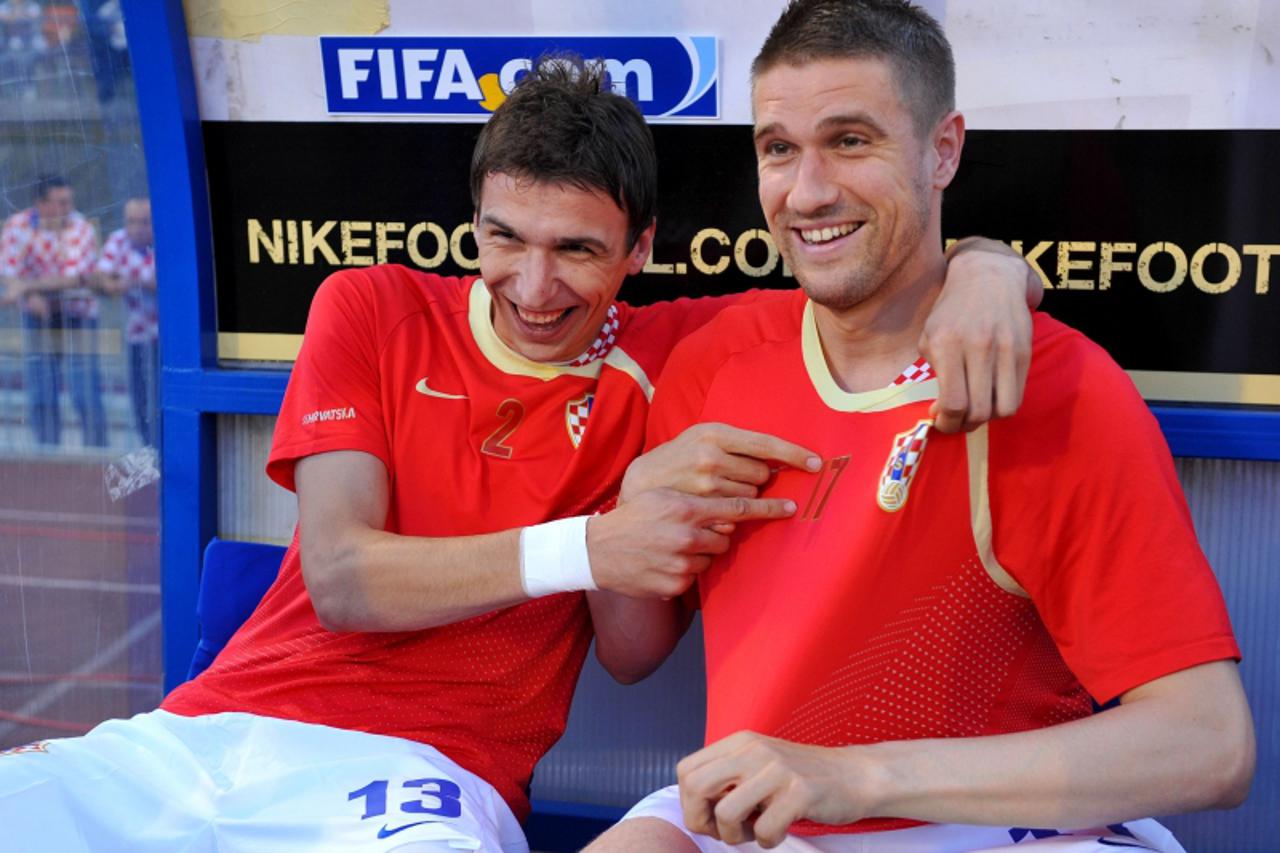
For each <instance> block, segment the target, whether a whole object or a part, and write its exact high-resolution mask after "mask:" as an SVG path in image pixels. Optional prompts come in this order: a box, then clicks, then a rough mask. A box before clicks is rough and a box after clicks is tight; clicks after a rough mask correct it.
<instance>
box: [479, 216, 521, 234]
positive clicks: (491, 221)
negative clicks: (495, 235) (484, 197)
mask: <svg viewBox="0 0 1280 853" xmlns="http://www.w3.org/2000/svg"><path fill="white" fill-rule="evenodd" d="M480 224H481V225H492V226H493V227H494V228H497V229H498V230H499V231H509V232H510V233H512V234H515V233H516V229H514V228H512V227H511V226H510V225H508V224H507V223H505V222H503V221H502V220H501V219H499V218H498V217H496V216H493V215H491V214H488V213H482V214H480Z"/></svg>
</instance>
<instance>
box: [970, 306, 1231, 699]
mask: <svg viewBox="0 0 1280 853" xmlns="http://www.w3.org/2000/svg"><path fill="white" fill-rule="evenodd" d="M1037 323H1038V324H1042V321H1041V320H1037ZM1055 325H1057V324H1055ZM1059 328H1062V327H1060V326H1059ZM1055 341H1056V343H1055V344H1054V345H1051V346H1048V347H1044V348H1037V349H1036V350H1035V352H1034V355H1033V362H1032V363H1033V367H1032V374H1031V377H1030V378H1029V380H1028V385H1027V396H1026V398H1025V400H1024V403H1023V407H1022V409H1021V410H1020V411H1019V413H1018V415H1017V416H1015V417H1014V418H1012V419H1009V420H1005V421H995V422H993V423H992V424H991V425H990V427H989V429H990V471H989V480H988V482H989V487H990V496H991V511H992V521H993V526H994V531H993V532H994V541H993V547H994V551H995V556H996V559H997V560H998V561H999V562H1000V564H1001V565H1002V566H1003V567H1004V568H1005V569H1007V570H1008V571H1009V572H1010V574H1012V575H1013V576H1014V578H1015V579H1016V580H1017V581H1018V582H1019V583H1020V584H1021V585H1022V587H1023V588H1024V589H1026V590H1027V592H1028V593H1029V594H1030V595H1031V598H1032V600H1033V601H1034V602H1035V605H1036V609H1037V611H1038V612H1039V614H1040V617H1041V619H1042V620H1043V622H1044V624H1045V626H1046V627H1047V628H1048V630H1049V632H1050V634H1051V635H1052V636H1053V638H1054V641H1055V642H1056V644H1057V646H1058V648H1059V650H1060V652H1061V653H1062V656H1063V659H1064V660H1065V661H1066V663H1067V665H1068V666H1069V667H1070V668H1071V670H1072V671H1073V672H1074V673H1075V675H1076V677H1077V678H1079V679H1080V681H1081V683H1082V684H1084V686H1085V688H1086V689H1088V690H1089V692H1090V693H1091V694H1092V695H1093V696H1094V698H1095V699H1097V700H1098V701H1100V702H1105V701H1108V700H1110V699H1111V698H1114V697H1115V696H1118V695H1120V694H1122V693H1124V692H1125V691H1128V690H1130V689H1132V688H1134V687H1137V686H1139V685H1141V684H1145V683H1147V682H1149V681H1151V680H1153V679H1155V678H1159V677H1161V676H1164V675H1168V674H1170V673H1173V672H1176V671H1178V670H1181V669H1186V668H1188V667H1191V666H1195V665H1198V664H1201V663H1208V662H1210V661H1214V660H1222V659H1226V658H1238V657H1239V649H1238V648H1237V646H1236V643H1235V640H1234V637H1233V635H1232V631H1231V625H1230V621H1229V618H1228V616H1227V611H1226V606H1225V604H1224V602H1223V599H1222V593H1221V591H1220V589H1219V588H1218V584H1217V580H1216V579H1215V577H1214V575H1213V571H1212V569H1211V568H1210V567H1209V564H1208V562H1207V560H1206V559H1205V557H1204V554H1203V553H1202V551H1201V550H1200V546H1199V543H1198V542H1197V540H1196V535H1195V530H1194V528H1193V526H1192V521H1191V514H1190V512H1189V510H1188V507H1187V503H1186V499H1185V498H1184V497H1183V494H1182V489H1181V487H1180V485H1179V483H1178V479H1177V476H1176V473H1175V471H1174V468H1173V460H1172V458H1171V457H1170V454H1169V450H1168V446H1167V445H1166V444H1165V441H1164V437H1163V435H1162V434H1161V432H1160V429H1159V426H1158V425H1157V424H1156V421H1155V418H1154V417H1153V416H1152V414H1151V412H1150V410H1149V409H1148V408H1147V405H1146V403H1145V402H1144V401H1143V400H1142V398H1141V397H1140V396H1139V394H1138V392H1137V389H1135V388H1134V387H1133V384H1132V382H1130V380H1129V378H1128V377H1127V376H1126V375H1125V374H1124V372H1123V371H1122V370H1121V369H1120V368H1119V366H1118V365H1116V364H1115V363H1114V362H1113V361H1112V360H1111V359H1110V357H1108V356H1107V355H1106V353H1105V352H1103V351H1102V350H1101V349H1100V348H1098V347H1097V346H1095V345H1093V344H1092V343H1090V342H1088V341H1087V340H1086V339H1084V338H1083V337H1082V336H1080V335H1078V334H1077V333H1074V332H1070V331H1067V330H1065V329H1064V330H1063V332H1062V333H1061V334H1058V335H1056V336H1055Z"/></svg>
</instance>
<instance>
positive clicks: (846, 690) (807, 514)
mask: <svg viewBox="0 0 1280 853" xmlns="http://www.w3.org/2000/svg"><path fill="white" fill-rule="evenodd" d="M787 300H788V301H787V302H785V303H777V304H771V305H768V306H752V305H746V306H740V307H734V308H728V309H726V310H725V311H724V312H723V313H722V314H721V315H720V316H719V317H717V318H716V319H715V320H714V321H712V322H711V323H709V324H708V325H707V326H706V327H705V328H703V329H702V330H700V331H699V332H697V333H695V334H694V335H693V336H692V337H691V338H690V339H689V340H688V341H686V342H685V343H684V344H682V345H681V346H680V347H679V348H677V350H676V352H675V353H674V354H673V355H672V357H671V361H670V362H669V364H668V366H667V369H666V371H665V373H664V374H663V379H662V382H661V383H660V385H659V388H658V393H657V395H656V397H655V400H654V407H653V411H652V413H651V417H650V430H649V436H648V443H649V444H650V445H655V444H658V443H661V442H663V441H665V440H667V439H669V438H671V437H673V436H675V435H677V434H678V433H680V432H681V431H682V430H684V429H685V428H686V427H687V426H689V425H690V424H692V423H695V422H698V421H719V422H724V423H728V424H732V425H734V426H737V427H742V428H745V429H752V430H759V431H762V432H767V433H772V434H774V435H778V436H780V437H782V438H785V439H788V440H790V441H794V442H796V443H798V444H800V445H802V446H805V447H808V448H810V449H812V450H814V451H815V452H817V453H819V454H821V455H822V457H823V458H824V459H825V460H826V464H825V466H824V468H823V469H822V470H821V471H820V472H819V473H817V474H807V473H802V472H798V471H785V472H782V473H780V474H779V475H778V476H777V477H776V479H775V480H774V481H773V482H772V483H771V484H770V485H769V486H768V488H766V489H765V490H764V492H763V494H764V495H766V496H772V497H788V498H791V499H793V500H794V501H795V502H796V506H797V513H796V515H795V516H794V517H793V518H790V519H787V520H785V521H777V522H770V523H766V524H755V525H743V526H742V527H741V528H740V529H739V531H738V532H737V533H736V534H735V537H734V541H733V544H732V546H731V548H730V550H729V551H728V552H727V553H726V554H724V555H723V556H722V557H720V558H717V559H716V560H715V562H713V563H712V565H711V567H710V568H709V569H707V571H706V572H705V573H703V574H702V575H701V577H700V579H699V591H700V594H701V603H702V610H703V627H704V637H705V643H706V656H707V741H708V743H710V742H713V741H716V740H719V739H721V738H723V737H725V736H727V735H730V734H732V733H734V732H737V731H740V730H752V731H756V732H760V733H763V734H766V735H771V736H774V737H779V738H783V739H786V740H790V741H796V742H802V743H812V744H818V745H822V746H844V745H850V744H864V743H876V742H882V741H889V740H911V739H920V738H941V737H976V736H981V735H994V734H1001V733H1005V732H1017V731H1024V730H1028V729H1036V728H1042V727H1045V726H1049V725H1053V724H1055V723H1060V722H1065V721H1067V720H1072V719H1076V718H1078V717H1082V716H1086V715H1088V714H1090V713H1091V712H1092V706H1091V703H1090V695H1092V696H1093V697H1095V698H1097V700H1098V701H1100V702H1105V701H1107V700H1109V699H1111V698H1112V697H1114V696H1118V695H1120V694H1122V693H1124V692H1125V691H1128V690H1130V689H1132V688H1134V687H1137V686H1139V685H1141V684H1144V683H1146V682H1148V681H1151V680H1153V679H1155V678H1159V677H1160V676H1163V675H1167V674H1169V673H1172V672H1174V671H1176V670H1179V669H1183V668H1186V667H1190V666H1194V665H1196V664H1201V663H1207V662H1209V661H1213V660H1219V659H1224V658H1233V657H1238V655H1239V652H1238V650H1237V648H1236V644H1235V641H1234V639H1233V637H1232V632H1231V626H1230V624H1229V622H1228V620H1227V614H1226V609H1225V607H1224V605H1223V601H1222V596H1221V593H1220V592H1219V590H1218V587H1217V583H1216V581H1215V580H1214V577H1213V574H1212V571H1211V570H1210V568H1209V566H1208V564H1207V563H1206V562H1205V559H1204V556H1203V555H1202V554H1201V552H1200V549H1199V547H1198V546H1197V543H1196V538H1195V533H1194V531H1193V529H1192V526H1191V519H1190V515H1189V513H1188V511H1187V507H1186V503H1185V501H1184V500H1183V498H1182V494H1181V490H1180V488H1179V486H1178V482H1177V479H1176V477H1175V475H1174V471H1173V466H1172V464H1171V460H1170V458H1169V453H1168V450H1167V449H1166V447H1165V444H1164V441H1163V438H1162V437H1161V435H1160V432H1159V430H1158V428H1157V427H1156V424H1155V420H1154V418H1152V416H1151V413H1150V412H1149V411H1148V410H1147V407H1146V405H1145V404H1144V403H1143V402H1142V400H1141V398H1140V397H1139V396H1138V394H1137V392H1136V391H1135V389H1134V388H1133V385H1132V384H1131V383H1130V382H1129V380H1128V378H1127V377H1126V376H1125V375H1124V373H1123V372H1122V371H1121V370H1120V368H1119V367H1118V366H1117V365H1116V364H1115V363H1114V362H1113V361H1111V359H1110V358H1109V357H1108V356H1107V355H1106V353H1104V352H1103V351H1102V350H1101V349H1100V348H1099V347H1097V346H1095V345H1094V344H1092V343H1090V342H1089V341H1088V340H1086V339H1085V338H1084V337H1083V336H1082V335H1080V334H1079V333H1077V332H1074V331H1072V330H1071V329H1068V328H1067V327H1065V326H1063V325H1062V324H1061V323H1058V322H1056V321H1055V320H1053V319H1052V318H1050V317H1047V316H1045V315H1043V314H1039V315H1037V316H1036V318H1035V327H1034V328H1035V331H1034V338H1033V358H1032V362H1031V373H1030V376H1029V377H1028V379H1027V386H1026V394H1025V398H1024V400H1023V403H1022V406H1021V408H1020V409H1019V410H1018V413H1017V414H1016V415H1015V416H1014V417H1011V418H1005V419H1003V420H998V421H994V422H992V423H991V424H989V425H987V426H984V427H982V428H980V429H978V430H976V431H974V432H972V433H969V434H967V435H966V434H961V435H941V434H937V433H935V432H934V431H933V430H932V428H931V420H930V415H929V406H930V404H931V403H932V401H933V400H934V399H935V398H936V396H937V382H936V380H930V381H926V382H922V383H919V384H900V385H893V386H890V387H888V388H883V389H878V390H874V391H870V392H866V393H860V394H851V393H847V392H845V391H844V390H842V389H841V388H840V387H839V386H838V385H837V384H836V382H835V381H834V380H833V378H832V377H831V374H830V372H829V368H828V366H827V362H826V358H825V356H824V354H823V351H822V344H821V341H820V340H819V336H818V332H817V326H816V324H815V322H814V316H813V308H812V306H811V305H810V304H809V303H808V302H807V301H806V300H805V298H804V295H803V294H799V293H797V294H794V295H792V296H789V297H787ZM905 825H909V823H908V822H906V821H899V820H892V819H873V820H868V821H862V822H861V823H858V824H853V825H851V826H845V827H831V826H821V825H817V824H812V823H800V824H797V825H795V826H794V827H793V828H792V831H793V832H796V833H800V834H818V833H830V832H859V831H868V830H881V829H892V828H898V827H902V826H905Z"/></svg>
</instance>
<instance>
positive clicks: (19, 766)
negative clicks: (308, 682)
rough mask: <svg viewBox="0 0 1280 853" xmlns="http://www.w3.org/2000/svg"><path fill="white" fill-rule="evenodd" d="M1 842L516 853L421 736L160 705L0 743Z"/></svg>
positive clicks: (100, 847)
mask: <svg viewBox="0 0 1280 853" xmlns="http://www.w3.org/2000/svg"><path fill="white" fill-rule="evenodd" d="M0 848H3V849H4V850H6V851H14V852H15V853H37V852H38V851H39V852H40V853H42V851H51V850H56V851H58V852H59V853H174V851H183V853H215V851H217V853H228V851H235V853H239V851H245V853H260V851H264V850H270V851H273V853H276V851H279V853H303V851H306V853H316V852H317V851H357V850H358V851H378V853H388V851H392V850H397V851H401V853H409V851H416V850H421V851H457V850H483V851H503V853H528V849H529V847H528V844H527V843H526V842H525V839H524V834H523V832H521V830H520V824H519V823H518V822H517V821H516V819H515V816H514V815H513V814H512V813H511V810H510V809H509V808H508V807H507V804H506V803H505V802H503V800H502V798H501V797H499V796H498V793H497V792H496V791H495V790H494V789H493V787H492V786H491V785H489V784H488V783H487V782H484V781H482V780H481V779H479V778H478V777H476V776H474V775H473V774H471V773H469V772H468V771H466V770H463V769H462V768H461V767H459V766H458V765H457V764H455V763H453V762H452V761H450V760H449V759H448V758H446V757H445V756H444V755H442V754H441V753H440V752H438V751H437V750H435V749H432V748H431V747H429V746H424V745H422V744H419V743H414V742H412V741H408V740H402V739H400V738H393V737H383V736H381V735H372V734H366V733H363V732H351V731H345V730H343V729H334V728H330V727H328V726H316V725H310V724H307V723H297V722H292V721H290V720H277V719H272V718H269V717H259V716H255V715H253V714H240V713H230V714H211V715H208V716H203V717H182V716H178V715H176V714H170V713H168V712H166V711H152V712H150V713H147V714H139V715H138V716H136V717H133V718H132V719H129V720H110V721H108V722H105V723H103V724H102V725H100V726H98V727H97V728H95V729H94V730H93V731H91V732H89V733H88V734H87V735H85V736H84V737H78V738H65V739H59V740H49V741H41V742H39V743H37V744H32V745H31V746H29V747H20V748H18V749H15V750H7V751H4V752H0Z"/></svg>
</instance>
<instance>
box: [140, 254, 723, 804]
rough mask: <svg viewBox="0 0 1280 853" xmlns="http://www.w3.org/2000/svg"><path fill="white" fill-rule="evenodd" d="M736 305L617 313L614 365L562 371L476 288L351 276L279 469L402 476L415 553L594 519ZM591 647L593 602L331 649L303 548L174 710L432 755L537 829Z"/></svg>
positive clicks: (405, 523)
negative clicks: (669, 361) (531, 817)
mask: <svg viewBox="0 0 1280 853" xmlns="http://www.w3.org/2000/svg"><path fill="white" fill-rule="evenodd" d="M724 304H726V302H725V300H723V299H721V300H697V301H693V300H681V301H679V302H676V303H664V304H659V305H654V306H650V307H646V308H640V309H633V308H630V307H628V306H626V305H622V304H620V305H618V306H617V311H616V313H612V314H611V316H610V319H609V322H608V323H607V324H606V329H605V331H607V332H608V334H609V335H611V336H612V337H613V338H614V340H613V342H612V346H611V347H609V346H608V345H607V343H606V344H605V346H604V348H605V349H608V352H607V354H606V355H604V356H603V357H602V358H596V359H594V360H592V361H590V362H589V363H587V364H580V365H578V366H560V367H557V366H550V365H545V364H538V363H534V362H531V361H528V360H526V359H524V358H522V357H521V356H519V355H517V354H516V353H514V352H513V351H512V350H510V349H509V348H508V347H507V346H506V345H505V344H503V343H502V341H501V340H500V339H499V338H498V337H497V335H496V334H495V332H494V330H493V326H492V323H491V320H490V310H489V309H490V301H489V292H488V290H487V289H486V288H485V286H484V284H483V283H482V282H480V281H479V280H477V279H451V278H441V277H439V276H433V275H427V274H424V273H418V272H415V271H411V270H408V269H406V268H403V267H396V266H383V267H370V268H367V269H363V270H347V271H343V272H340V273H337V274H336V275H334V276H332V277H331V278H330V279H329V280H328V281H327V282H326V283H325V284H324V285H323V286H322V287H321V288H320V290H319V292H318V293H317V294H316V297H315V300H314V302H313V304H312V307H311V313H310V316H309V318H308V322H307V331H306V335H305V337H304V341H303V346H302V351H301V353H300V354H299V356H298V361H297V364H296V365H295V366H294V369H293V375H292V376H291V378H290V380H289V388H288V391H287V393H286V394H285V401H284V405H283V407H282V409H281V412H280V417H279V420H278V421H277V425H276V433H275V441H274V447H273V449H272V452H271V458H270V461H269V462H268V465H267V471H268V473H269V474H270V476H271V477H272V479H274V480H275V481H276V482H278V483H280V484H281V485H282V486H284V487H286V488H289V489H292V488H293V487H294V483H293V469H294V464H295V463H296V462H297V460H299V459H301V458H302V457H304V456H308V455H311V454H315V453H324V452H326V451H333V450H360V451H364V452H366V453H370V454H373V455H374V456H377V457H378V458H379V459H381V460H382V461H383V463H384V464H385V465H386V467H387V471H388V472H389V473H390V478H391V481H390V486H391V503H390V509H389V512H388V517H387V529H388V530H390V531H393V532H396V533H401V534H406V535H413V536H462V535H468V534H477V533H487V532H493V531H497V530H505V529H510V528H514V527H522V526H525V525H530V524H537V523H540V522H543V521H547V520H550V519H555V518H561V517H564V516H570V515H578V514H584V513H590V512H592V511H593V510H595V509H596V508H597V507H598V506H600V504H601V503H603V502H604V501H605V500H606V499H607V498H609V497H611V496H612V495H613V494H614V493H616V491H617V488H618V485H619V483H620V482H621V478H622V475H623V473H624V472H625V470H626V467H627V463H628V462H630V461H631V459H633V458H634V457H635V456H636V455H637V454H638V453H639V451H640V449H641V446H642V444H643V439H644V423H645V417H646V414H647V412H648V403H649V398H650V396H651V393H652V392H651V382H652V380H653V379H654V378H655V377H656V376H657V373H658V372H659V371H660V370H661V369H662V366H663V363H664V362H665V360H666V356H667V354H668V353H669V352H670V351H671V348H672V347H673V346H674V345H675V343H676V341H678V340H679V339H680V338H681V337H683V336H684V335H685V334H686V333H687V332H688V331H690V330H692V329H694V328H697V327H698V326H699V325H701V324H703V323H705V322H706V320H708V319H709V318H710V317H711V316H713V315H714V314H715V313H716V312H717V311H719V310H720V308H721V307H722V306H723V305H724ZM606 341H607V336H606ZM336 487H339V488H340V484H336ZM590 639H591V630H590V622H589V617H588V614H587V610H586V604H585V597H584V596H583V595H582V594H581V593H574V594H562V595H554V596H548V597H545V598H541V599H536V600H533V601H530V602H527V603H524V604H521V605H518V606H515V607H510V608H507V609H505V610H500V611H495V612H492V613H487V614H484V615H481V616H477V617H475V618H472V619H469V620H466V621H464V622H459V623H455V624H452V625H446V626H442V627H438V628H433V629H430V630H424V631H416V632H404V633H343V634H334V633H330V632H328V631H326V630H325V629H324V628H322V627H321V626H320V624H319V622H318V621H317V619H316V615H315V611H314V610H313V608H312V605H311V600H310V599H309V598H308V596H307V592H306V589H305V587H304V585H303V580H302V573H301V569H300V566H299V559H298V548H297V538H296V535H295V539H294V544H293V546H292V547H290V549H289V551H288V554H287V555H286V557H285V560H284V563H283V565H282V566H281V569H280V575H279V578H278V579H277V581H276V582H275V584H274V585H273V586H272V587H271V589H270V590H269V591H268V592H267V594H266V596H265V597H264V598H263V600H262V603H261V605H260V606H259V607H258V609H257V611H256V612H255V613H254V614H253V616H252V617H251V618H250V619H249V620H248V622H246V623H245V625H244V627H243V628H242V629H241V630H240V631H239V632H238V633H237V634H236V635H235V636H234V637H233V638H232V640H231V642H230V643H229V644H228V645H227V648H226V649H225V650H224V651H223V652H222V654H221V655H219V656H218V658H217V660H215V661H214V663H213V665H212V666H211V667H210V668H209V669H208V670H207V671H206V672H205V673H204V674H203V675H201V676H200V677H199V678H198V679H196V680H195V681H194V682H191V683H189V684H186V685H183V686H182V687H179V688H178V689H177V690H175V691H174V692H173V693H172V694H170V696H169V697H168V698H167V699H166V700H165V702H164V705H163V707H164V708H165V709H166V710H169V711H173V712H175V713H180V714H203V713H215V712H218V711H232V710H234V711H247V712H251V713H256V714H263V715H266V716H276V717H287V718H290V719H294V720H300V721H302V722H310V723H320V724H324V725H330V726H335V727H338V728H344V729H354V730H359V731H368V732H374V733H377V734H384V735H393V736H396V737H403V738H408V739H411V740H416V741H420V742H423V743H427V744H430V745H431V746H434V747H435V748H437V749H439V750H440V751H441V752H443V753H444V754H445V755H447V756H449V757H450V758H452V759H453V760H454V761H456V762H458V763H459V764H461V765H462V766H463V767H466V768H467V769H468V770H470V771H472V772H473V773H476V774H477V775H479V776H480V777H482V778H483V779H485V780H487V781H488V782H490V783H491V784H492V785H493V786H494V787H495V788H497V790H498V792H499V793H500V794H501V795H502V796H503V797H504V798H505V799H506V800H507V802H508V803H509V804H510V805H511V807H512V809H513V810H514V811H515V812H516V814H517V815H518V816H520V817H523V816H524V815H525V814H527V812H528V802H527V799H526V787H527V785H528V782H529V778H530V775H531V773H532V770H533V765H534V763H535V762H536V761H537V760H538V759H539V758H541V757H542V755H543V754H544V753H545V752H546V751H547V750H548V749H549V748H550V747H551V745H552V744H553V743H554V742H555V741H556V739H557V738H559V736H560V734H561V733H562V732H563V730H564V724H565V719H566V716H567V714H568V709H569V701H570V698H571V696H572V694H573V688H574V685H575V683H576V681H577V676H578V672H579V669H580V668H581V666H582V662H583V658H584V656H585V654H586V650H587V646H588V644H589V642H590Z"/></svg>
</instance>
